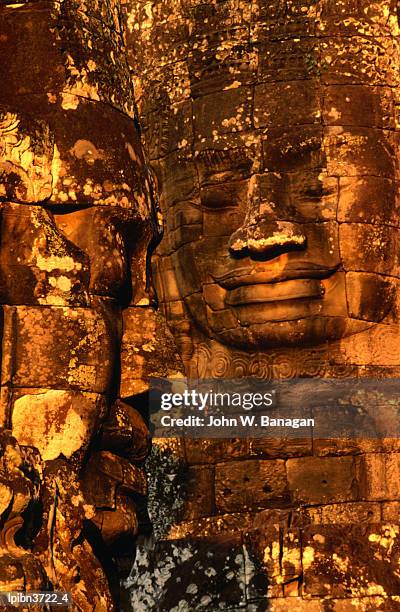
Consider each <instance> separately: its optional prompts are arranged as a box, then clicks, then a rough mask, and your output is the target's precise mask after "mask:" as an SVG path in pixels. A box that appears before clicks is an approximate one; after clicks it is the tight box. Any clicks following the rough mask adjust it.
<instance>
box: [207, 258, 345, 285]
mask: <svg viewBox="0 0 400 612" xmlns="http://www.w3.org/2000/svg"><path fill="white" fill-rule="evenodd" d="M338 267H339V266H337V265H336V266H334V267H331V268H329V267H327V266H321V265H320V264H317V263H315V264H314V263H310V262H301V261H298V262H296V261H291V262H290V263H288V264H286V265H285V266H284V267H283V268H282V269H281V270H279V271H277V270H276V269H274V268H275V266H274V268H271V269H269V270H268V269H265V270H263V271H257V272H255V271H254V268H239V269H238V270H233V271H230V272H228V273H227V274H224V275H223V276H220V277H217V276H215V277H214V280H215V281H216V282H217V283H218V284H219V285H221V286H222V287H224V289H236V288H237V287H243V286H244V285H258V284H265V283H279V282H284V281H288V280H296V279H324V278H329V277H330V276H332V275H333V274H334V273H335V272H337V270H338Z"/></svg>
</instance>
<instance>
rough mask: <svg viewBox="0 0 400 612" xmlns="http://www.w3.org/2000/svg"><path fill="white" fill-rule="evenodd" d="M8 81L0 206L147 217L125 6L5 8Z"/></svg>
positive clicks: (0, 26) (81, 1)
mask: <svg viewBox="0 0 400 612" xmlns="http://www.w3.org/2000/svg"><path fill="white" fill-rule="evenodd" d="M21 41H23V43H22V42H21ZM29 67H31V68H29ZM0 81H1V83H2V86H1V88H0V201H13V202H22V203H42V202H46V203H49V204H52V205H58V204H62V205H63V204H68V205H76V206H80V205H106V206H115V207H123V208H130V209H132V208H133V209H135V210H138V211H139V214H140V216H141V217H142V218H147V217H148V216H149V176H148V170H147V168H146V165H145V162H144V159H143V155H142V150H141V144H140V136H139V132H138V129H137V122H136V121H134V120H133V118H134V94H133V86H132V79H131V75H130V69H129V65H128V62H127V55H126V46H125V33H124V21H123V17H122V12H121V6H120V2H119V1H116V0H90V1H89V0H70V1H68V2H58V1H57V0H51V1H48V0H33V1H29V0H28V1H27V2H20V3H12V2H8V1H6V2H2V3H1V7H0Z"/></svg>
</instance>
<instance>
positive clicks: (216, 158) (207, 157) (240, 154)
mask: <svg viewBox="0 0 400 612" xmlns="http://www.w3.org/2000/svg"><path fill="white" fill-rule="evenodd" d="M250 153H251V152H250V151H249V150H248V149H244V148H236V149H229V150H227V151H225V150H219V149H206V150H204V151H200V152H199V153H198V154H197V155H196V160H197V161H198V162H200V163H203V164H204V165H205V166H206V167H212V168H213V169H215V171H216V172H218V170H221V171H223V170H226V168H227V163H228V164H230V166H229V167H232V166H236V165H238V164H240V165H245V166H248V167H251V165H252V164H253V161H254V160H253V157H252V156H251V154H250Z"/></svg>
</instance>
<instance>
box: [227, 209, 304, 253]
mask: <svg viewBox="0 0 400 612" xmlns="http://www.w3.org/2000/svg"><path fill="white" fill-rule="evenodd" d="M306 243H307V238H306V236H305V235H304V233H303V232H302V231H301V227H300V226H299V225H298V224H297V223H292V222H291V221H276V220H271V219H267V218H260V219H259V220H257V222H255V223H254V222H253V223H246V222H245V223H244V224H243V225H242V226H241V227H239V228H238V229H237V230H236V231H235V232H234V233H233V234H232V235H231V237H230V240H229V250H230V251H231V253H233V254H235V255H250V256H251V255H258V256H261V255H264V256H267V257H269V258H273V257H276V256H277V255H278V254H281V253H285V252H289V251H293V250H304V249H305V248H306Z"/></svg>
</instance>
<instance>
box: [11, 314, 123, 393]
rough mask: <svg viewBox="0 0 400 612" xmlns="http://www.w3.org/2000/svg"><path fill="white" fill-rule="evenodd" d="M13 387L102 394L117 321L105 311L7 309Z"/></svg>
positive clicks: (110, 368)
mask: <svg viewBox="0 0 400 612" xmlns="http://www.w3.org/2000/svg"><path fill="white" fill-rule="evenodd" d="M5 313H6V320H5V328H6V332H5V334H6V337H8V341H9V342H10V344H11V347H10V351H11V353H12V355H13V367H12V370H8V371H5V372H4V373H3V381H4V382H6V381H7V382H9V383H11V385H12V386H14V387H47V388H52V387H53V388H56V389H70V388H71V389H81V390H83V391H92V392H96V393H104V392H105V391H106V390H107V388H108V387H109V385H110V384H111V379H112V376H113V367H114V366H113V362H114V359H115V351H116V342H117V335H116V330H115V322H114V321H110V319H109V318H108V316H107V314H106V313H104V312H102V310H101V309H99V310H98V311H96V310H95V309H89V308H71V307H65V308H64V307H58V306H45V307H35V306H33V307H29V306H17V307H12V308H7V309H6V310H5Z"/></svg>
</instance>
